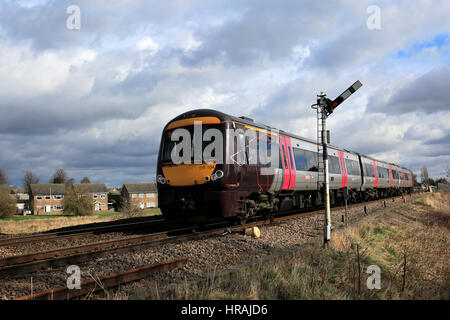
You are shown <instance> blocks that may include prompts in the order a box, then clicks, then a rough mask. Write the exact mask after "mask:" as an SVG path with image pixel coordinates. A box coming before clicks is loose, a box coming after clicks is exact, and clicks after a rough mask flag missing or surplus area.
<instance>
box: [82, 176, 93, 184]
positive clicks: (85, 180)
mask: <svg viewBox="0 0 450 320" xmlns="http://www.w3.org/2000/svg"><path fill="white" fill-rule="evenodd" d="M80 183H91V180H89V178H88V177H84V178H83V179H81V181H80Z"/></svg>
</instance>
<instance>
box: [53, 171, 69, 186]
mask: <svg viewBox="0 0 450 320" xmlns="http://www.w3.org/2000/svg"><path fill="white" fill-rule="evenodd" d="M67 180H68V176H67V173H66V171H64V169H58V170H56V171H55V173H54V174H53V176H52V178H51V179H50V181H49V182H50V183H66V182H67Z"/></svg>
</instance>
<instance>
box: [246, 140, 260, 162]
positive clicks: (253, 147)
mask: <svg viewBox="0 0 450 320" xmlns="http://www.w3.org/2000/svg"><path fill="white" fill-rule="evenodd" d="M246 140H247V141H246V142H247V143H246V147H247V148H246V150H247V155H248V163H249V164H250V165H256V164H257V161H258V141H257V139H256V137H255V138H252V137H246Z"/></svg>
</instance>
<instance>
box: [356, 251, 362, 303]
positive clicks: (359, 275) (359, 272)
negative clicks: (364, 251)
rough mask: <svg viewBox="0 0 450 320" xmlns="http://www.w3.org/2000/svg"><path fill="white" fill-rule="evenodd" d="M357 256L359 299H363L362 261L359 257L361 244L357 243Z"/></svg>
mask: <svg viewBox="0 0 450 320" xmlns="http://www.w3.org/2000/svg"><path fill="white" fill-rule="evenodd" d="M356 258H357V259H358V299H361V261H360V257H359V244H357V245H356Z"/></svg>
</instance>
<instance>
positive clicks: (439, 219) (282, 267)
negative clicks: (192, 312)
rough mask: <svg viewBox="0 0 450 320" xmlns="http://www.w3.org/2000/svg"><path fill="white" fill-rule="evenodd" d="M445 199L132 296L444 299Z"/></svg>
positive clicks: (428, 197) (435, 197)
mask: <svg viewBox="0 0 450 320" xmlns="http://www.w3.org/2000/svg"><path fill="white" fill-rule="evenodd" d="M449 200H450V192H446V193H433V194H424V195H423V196H421V197H419V199H417V200H415V201H414V202H412V203H406V204H402V205H401V206H400V207H396V208H394V209H387V210H386V211H385V212H383V213H381V214H378V215H376V216H374V217H371V218H369V219H368V220H366V221H364V222H362V223H360V224H357V225H354V226H350V227H348V228H345V229H340V230H336V231H335V232H334V233H333V240H332V244H331V245H330V247H329V248H327V249H323V248H322V247H321V246H320V245H314V246H308V247H304V248H302V249H300V250H297V251H295V252H294V253H291V254H288V255H284V256H282V257H278V258H276V259H273V260H271V261H266V262H264V263H259V264H256V265H253V266H251V267H245V268H241V269H239V270H238V271H237V272H233V273H226V274H224V275H220V276H218V275H217V274H216V272H215V271H214V270H211V272H209V274H208V275H207V277H206V279H205V280H204V281H200V282H195V283H185V284H182V285H178V286H174V287H171V288H165V289H161V288H159V289H158V287H157V286H156V285H155V284H150V288H148V287H147V288H143V289H142V291H141V292H137V293H136V295H134V296H133V297H132V298H134V299H136V298H138V299H139V298H149V299H320V300H322V299H446V300H448V299H449V293H450V278H449V274H450V266H449V263H448V262H449V261H450V252H449V250H448V248H449V245H450V232H449V216H450V211H449V210H448V208H449V205H450V201H449ZM405 258H406V269H405ZM358 260H359V265H358ZM369 265H378V266H379V267H380V268H381V289H380V290H376V289H374V290H369V289H368V288H367V286H366V281H367V278H368V277H369V274H367V273H366V270H367V267H368V266H369ZM122 298H123V297H122Z"/></svg>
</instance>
